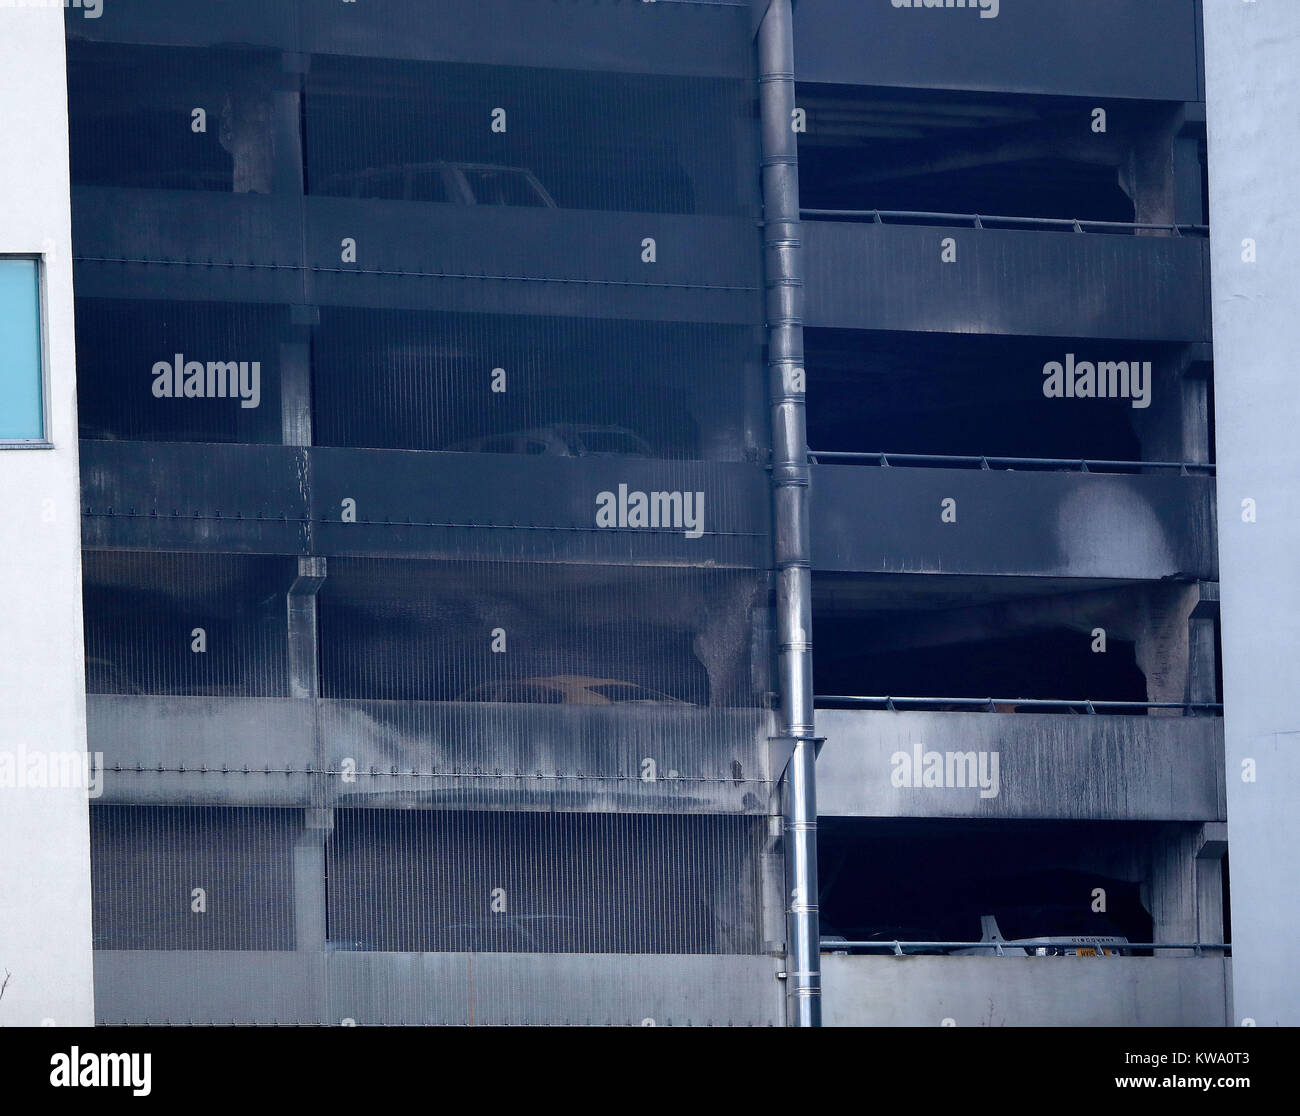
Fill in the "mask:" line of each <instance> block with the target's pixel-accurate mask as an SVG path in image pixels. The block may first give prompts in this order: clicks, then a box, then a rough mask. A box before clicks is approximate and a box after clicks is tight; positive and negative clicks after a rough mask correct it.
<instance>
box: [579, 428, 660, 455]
mask: <svg viewBox="0 0 1300 1116" xmlns="http://www.w3.org/2000/svg"><path fill="white" fill-rule="evenodd" d="M581 437H582V444H583V446H584V447H585V448H586V450H587V452H588V453H623V454H644V453H645V446H643V445H642V444H641V439H640V438H638V437H636V435H634V434H623V433H621V432H620V431H617V430H584V431H583V432H582V435H581Z"/></svg>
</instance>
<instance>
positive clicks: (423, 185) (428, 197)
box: [410, 167, 451, 202]
mask: <svg viewBox="0 0 1300 1116" xmlns="http://www.w3.org/2000/svg"><path fill="white" fill-rule="evenodd" d="M410 200H411V201H422V202H446V201H451V198H449V197H448V196H447V184H446V183H445V182H444V181H443V178H442V171H441V170H439V169H438V168H437V167H420V168H419V169H417V170H413V171H411V192H410Z"/></svg>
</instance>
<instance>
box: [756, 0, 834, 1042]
mask: <svg viewBox="0 0 1300 1116" xmlns="http://www.w3.org/2000/svg"><path fill="white" fill-rule="evenodd" d="M758 71H759V73H758V80H759V108H760V117H761V132H762V144H763V153H762V157H763V161H762V167H763V215H764V234H763V256H764V260H763V266H764V280H765V285H766V290H767V359H768V374H769V392H770V395H769V397H770V399H771V404H772V512H773V516H772V518H773V534H774V540H775V541H774V550H775V555H774V557H775V564H776V572H777V639H778V650H777V654H778V677H779V686H780V692H781V700H780V712H779V719H780V727H781V734H782V736H783V737H784V738H786V739H788V740H791V741H792V742H793V745H794V750H793V753H792V754H791V756H790V761H789V763H788V764H787V765H786V769H785V774H784V777H783V779H782V781H781V809H782V814H783V815H784V820H785V876H786V1022H787V1024H788V1025H790V1026H793V1027H819V1026H821V949H820V944H821V943H820V929H819V925H818V916H817V792H816V774H815V772H816V767H815V765H816V758H817V741H816V738H815V729H814V726H813V688H812V571H811V560H810V552H811V548H810V543H809V533H808V484H809V476H810V474H809V469H808V438H807V427H806V420H805V414H804V390H803V382H802V377H803V272H802V269H801V266H800V264H801V256H802V248H801V244H800V240H799V159H798V142H797V140H796V138H795V132H794V129H793V127H792V123H793V112H794V108H795V97H794V93H795V91H794V45H793V24H792V19H791V0H768V3H767V10H766V12H765V13H764V14H763V17H762V21H761V23H760V24H759V28H758Z"/></svg>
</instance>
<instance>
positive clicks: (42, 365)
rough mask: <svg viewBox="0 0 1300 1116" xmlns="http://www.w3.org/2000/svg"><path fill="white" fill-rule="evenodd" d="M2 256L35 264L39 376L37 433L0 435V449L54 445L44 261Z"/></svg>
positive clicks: (34, 255) (38, 256)
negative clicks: (39, 414)
mask: <svg viewBox="0 0 1300 1116" xmlns="http://www.w3.org/2000/svg"><path fill="white" fill-rule="evenodd" d="M6 260H23V261H27V262H30V263H32V264H34V265H35V268H36V329H37V346H36V358H37V361H38V362H39V367H38V368H37V376H38V377H39V378H40V390H39V392H38V393H37V394H38V397H39V399H40V405H41V433H40V436H39V437H36V438H0V450H24V449H36V450H41V449H54V448H55V447H54V438H53V436H52V434H51V432H50V376H49V367H50V337H49V329H48V328H47V323H46V307H47V306H48V305H49V299H48V298H47V283H46V261H45V255H44V253H40V252H3V251H0V262H3V261H6Z"/></svg>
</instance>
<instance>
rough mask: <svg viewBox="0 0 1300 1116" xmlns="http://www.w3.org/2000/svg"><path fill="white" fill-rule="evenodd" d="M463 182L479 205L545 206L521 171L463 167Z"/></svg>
mask: <svg viewBox="0 0 1300 1116" xmlns="http://www.w3.org/2000/svg"><path fill="white" fill-rule="evenodd" d="M463 173H464V175H465V181H466V182H468V183H469V188H470V190H471V191H472V192H473V194H474V200H475V201H477V202H478V204H479V205H545V204H546V202H545V200H543V198H542V196H541V195H540V194H539V193H538V191H537V190H536V188H535V187H534V186H533V183H532V181H531V180H530V179H529V177H528V176H527V175H526V174H524V172H523V171H517V170H497V169H486V168H482V167H464V168H463Z"/></svg>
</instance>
